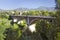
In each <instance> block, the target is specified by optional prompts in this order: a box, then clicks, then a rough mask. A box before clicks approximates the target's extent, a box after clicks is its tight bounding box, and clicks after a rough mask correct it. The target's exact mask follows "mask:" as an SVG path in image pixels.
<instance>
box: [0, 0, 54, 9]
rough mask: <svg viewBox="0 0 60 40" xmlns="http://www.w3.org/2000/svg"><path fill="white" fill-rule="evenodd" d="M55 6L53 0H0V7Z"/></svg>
mask: <svg viewBox="0 0 60 40" xmlns="http://www.w3.org/2000/svg"><path fill="white" fill-rule="evenodd" d="M40 6H45V7H55V1H54V0H0V9H16V8H20V7H23V8H38V7H40Z"/></svg>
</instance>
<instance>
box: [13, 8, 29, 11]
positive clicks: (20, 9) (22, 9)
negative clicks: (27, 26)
mask: <svg viewBox="0 0 60 40" xmlns="http://www.w3.org/2000/svg"><path fill="white" fill-rule="evenodd" d="M14 10H19V11H26V10H29V9H28V8H17V9H14Z"/></svg>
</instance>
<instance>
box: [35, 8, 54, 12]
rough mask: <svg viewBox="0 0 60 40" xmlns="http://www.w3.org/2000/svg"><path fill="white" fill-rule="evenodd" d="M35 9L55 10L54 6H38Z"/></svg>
mask: <svg viewBox="0 0 60 40" xmlns="http://www.w3.org/2000/svg"><path fill="white" fill-rule="evenodd" d="M35 10H48V11H55V7H38V8H36V9H35Z"/></svg>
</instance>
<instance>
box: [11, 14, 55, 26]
mask: <svg viewBox="0 0 60 40" xmlns="http://www.w3.org/2000/svg"><path fill="white" fill-rule="evenodd" d="M10 18H11V20H13V22H16V21H20V20H22V19H25V20H26V23H27V25H28V26H29V25H31V24H32V23H33V22H35V21H36V20H40V19H44V20H50V21H51V22H52V21H53V20H55V17H51V16H32V15H18V16H17V15H11V16H10Z"/></svg>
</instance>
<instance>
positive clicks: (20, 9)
mask: <svg viewBox="0 0 60 40" xmlns="http://www.w3.org/2000/svg"><path fill="white" fill-rule="evenodd" d="M14 10H19V11H26V10H48V11H55V10H56V9H55V7H43V6H41V7H38V8H35V9H28V8H17V9H14Z"/></svg>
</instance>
